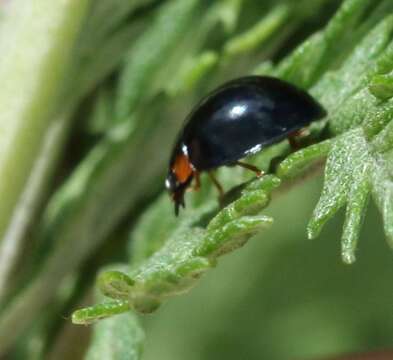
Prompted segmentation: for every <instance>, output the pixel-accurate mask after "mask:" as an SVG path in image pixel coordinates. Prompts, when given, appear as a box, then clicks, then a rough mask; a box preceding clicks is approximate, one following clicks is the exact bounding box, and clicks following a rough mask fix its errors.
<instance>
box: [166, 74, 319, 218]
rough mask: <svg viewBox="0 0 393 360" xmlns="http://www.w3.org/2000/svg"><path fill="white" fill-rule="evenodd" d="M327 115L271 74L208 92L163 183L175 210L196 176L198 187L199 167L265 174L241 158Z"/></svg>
mask: <svg viewBox="0 0 393 360" xmlns="http://www.w3.org/2000/svg"><path fill="white" fill-rule="evenodd" d="M325 115H326V111H325V110H324V109H323V108H322V106H321V105H320V104H319V103H318V102H317V101H316V100H314V99H313V98H312V97H311V96H310V95H309V94H308V93H307V92H305V91H303V90H301V89H299V88H297V87H295V86H293V85H291V84H289V83H287V82H284V81H282V80H279V79H276V78H272V77H268V76H249V77H243V78H240V79H236V80H233V81H230V82H228V83H226V84H224V85H223V86H221V87H219V88H218V89H216V90H215V91H213V92H212V93H210V94H209V95H208V96H206V97H205V98H204V99H202V101H201V102H200V103H199V104H198V105H197V106H196V107H195V108H194V110H193V111H192V112H191V114H190V115H189V116H188V117H187V119H186V121H185V124H184V127H183V129H182V130H181V131H180V134H179V135H178V138H177V141H176V143H175V146H174V149H173V152H172V155H171V158H170V164H169V172H168V176H167V178H166V182H165V184H166V187H167V189H168V190H169V192H170V193H171V196H172V198H173V201H174V202H175V213H176V215H177V214H178V212H179V206H180V205H182V206H183V207H184V191H185V190H186V188H187V187H188V186H189V185H190V184H191V182H192V180H193V178H195V179H196V187H197V188H198V187H199V173H200V172H201V171H208V172H209V171H211V170H213V169H215V168H217V167H219V166H223V165H240V166H243V167H246V168H248V169H250V170H253V171H255V172H257V174H258V175H261V174H262V172H259V171H258V169H257V168H255V167H254V166H252V165H248V164H244V163H241V162H239V160H240V159H242V158H245V157H247V156H248V155H250V154H255V153H256V152H258V151H260V150H262V149H264V148H266V147H267V146H269V145H271V144H274V143H277V142H279V141H281V140H283V139H285V138H288V137H290V136H293V135H294V134H296V132H297V131H299V130H301V129H302V128H304V127H306V126H307V125H309V124H310V123H311V122H312V121H315V120H319V119H321V118H323V117H324V116H325ZM209 174H210V175H211V173H209ZM212 179H213V182H214V183H215V185H216V186H217V187H218V188H219V190H220V192H222V189H221V187H220V186H219V184H218V182H217V181H216V180H215V179H214V177H212Z"/></svg>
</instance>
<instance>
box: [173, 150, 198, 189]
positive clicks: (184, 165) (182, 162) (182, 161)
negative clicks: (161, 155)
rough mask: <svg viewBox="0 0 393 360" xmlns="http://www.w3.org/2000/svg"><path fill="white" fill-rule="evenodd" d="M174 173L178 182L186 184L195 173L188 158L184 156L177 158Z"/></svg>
mask: <svg viewBox="0 0 393 360" xmlns="http://www.w3.org/2000/svg"><path fill="white" fill-rule="evenodd" d="M172 171H173V172H174V173H175V175H176V177H177V180H178V181H179V182H180V183H184V182H186V181H187V180H188V178H189V177H190V176H191V175H192V174H193V172H194V170H193V168H192V166H191V163H190V160H189V159H188V156H187V155H184V154H181V155H178V156H177V157H176V159H175V162H174V164H173V167H172Z"/></svg>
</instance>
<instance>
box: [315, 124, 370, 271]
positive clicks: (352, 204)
mask: <svg viewBox="0 0 393 360" xmlns="http://www.w3.org/2000/svg"><path fill="white" fill-rule="evenodd" d="M371 164H372V158H371V154H370V148H369V145H368V143H367V141H366V139H365V137H364V133H363V131H362V129H355V130H352V131H349V132H347V133H345V134H343V135H341V136H340V137H338V138H336V139H335V140H334V142H333V146H332V148H331V150H330V153H329V155H328V159H327V162H326V168H325V181H324V187H323V190H322V194H321V197H320V199H319V202H318V204H317V206H316V208H315V210H314V213H313V215H312V218H311V220H310V222H309V225H308V228H307V231H308V236H309V238H315V237H316V236H318V235H319V233H320V231H321V229H322V227H323V225H324V224H325V223H326V221H328V220H329V219H330V218H331V217H332V216H333V215H334V214H335V213H336V212H337V211H338V210H339V209H340V208H341V207H343V206H344V205H345V204H347V214H346V222H345V225H344V235H343V242H342V246H343V249H342V255H343V260H344V261H345V262H348V263H352V262H353V261H354V259H355V258H354V251H355V247H356V242H357V237H358V233H359V231H360V227H361V225H362V219H363V215H364V211H365V207H366V203H367V197H368V194H369V191H370V188H369V180H368V175H369V172H370V170H371Z"/></svg>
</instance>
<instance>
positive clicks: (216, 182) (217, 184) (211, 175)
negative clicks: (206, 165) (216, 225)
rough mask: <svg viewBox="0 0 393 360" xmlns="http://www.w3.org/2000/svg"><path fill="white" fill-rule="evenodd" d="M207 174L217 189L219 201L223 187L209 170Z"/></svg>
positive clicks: (221, 197) (222, 193)
mask: <svg viewBox="0 0 393 360" xmlns="http://www.w3.org/2000/svg"><path fill="white" fill-rule="evenodd" d="M208 174H209V177H210V179H211V181H212V183H213V184H214V186H215V187H216V188H217V190H218V193H219V197H220V201H221V200H222V199H223V197H224V189H223V187H222V186H221V184H220V183H219V182H218V180H217V179H216V177H215V176H214V174H213V173H212V172H211V171H209V173H208Z"/></svg>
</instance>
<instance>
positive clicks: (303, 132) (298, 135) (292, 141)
mask: <svg viewBox="0 0 393 360" xmlns="http://www.w3.org/2000/svg"><path fill="white" fill-rule="evenodd" d="M308 135H310V130H309V129H307V128H304V129H299V130H296V131H294V132H292V133H290V134H289V135H288V142H289V145H290V146H291V149H292V150H293V151H296V150H300V149H301V148H302V147H303V146H304V144H302V142H301V139H302V138H304V137H307V136H308Z"/></svg>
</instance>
